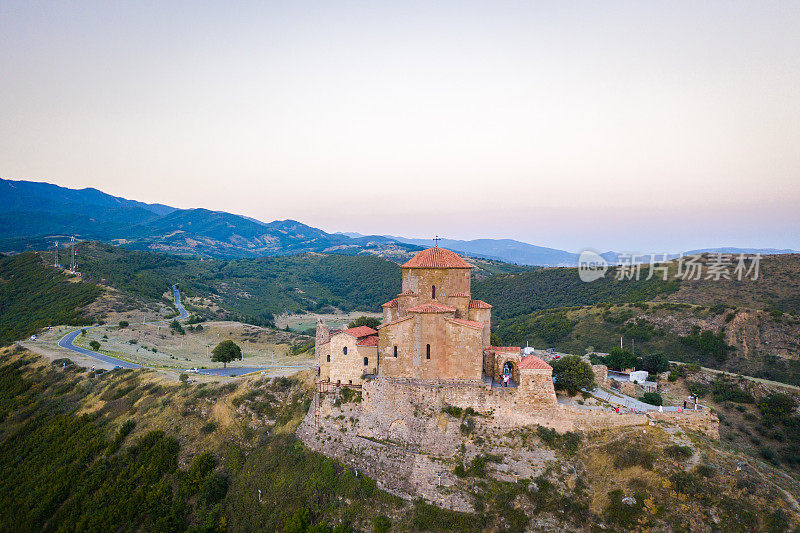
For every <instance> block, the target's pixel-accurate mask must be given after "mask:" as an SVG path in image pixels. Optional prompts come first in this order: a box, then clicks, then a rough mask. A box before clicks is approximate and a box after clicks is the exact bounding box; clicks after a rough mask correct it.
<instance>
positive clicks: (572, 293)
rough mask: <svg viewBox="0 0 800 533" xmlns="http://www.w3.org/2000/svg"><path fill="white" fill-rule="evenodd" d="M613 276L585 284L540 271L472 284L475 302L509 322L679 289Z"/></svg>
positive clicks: (566, 274)
mask: <svg viewBox="0 0 800 533" xmlns="http://www.w3.org/2000/svg"><path fill="white" fill-rule="evenodd" d="M613 274H614V272H613V271H612V272H610V273H609V274H607V275H606V276H605V277H604V278H601V279H599V280H597V281H593V282H592V283H584V282H582V281H581V280H580V278H579V277H578V270H577V269H576V268H543V269H538V270H532V271H530V272H524V273H522V274H500V275H497V276H492V277H490V278H487V279H485V280H481V281H476V282H475V283H473V284H472V294H473V297H474V298H477V299H481V300H485V301H487V302H490V303H491V304H492V305H493V306H494V309H492V313H493V317H495V318H497V319H508V318H514V317H520V316H524V315H529V314H531V313H533V312H534V311H538V310H542V309H550V308H556V307H570V306H582V305H594V304H597V303H600V302H611V303H621V302H644V301H647V300H653V299H655V298H656V297H657V296H661V295H666V294H669V293H671V292H674V291H675V290H677V289H678V282H677V281H663V280H661V279H660V278H656V277H654V278H652V279H650V280H645V279H641V280H624V281H617V280H615V279H614V275H613Z"/></svg>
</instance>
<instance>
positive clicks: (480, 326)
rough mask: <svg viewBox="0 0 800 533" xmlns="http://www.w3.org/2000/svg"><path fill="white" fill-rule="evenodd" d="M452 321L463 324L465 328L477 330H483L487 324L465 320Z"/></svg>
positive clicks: (455, 319) (456, 319)
mask: <svg viewBox="0 0 800 533" xmlns="http://www.w3.org/2000/svg"><path fill="white" fill-rule="evenodd" d="M452 321H453V322H457V323H458V324H461V325H463V326H468V327H470V328H476V329H483V328H484V327H485V326H486V324H484V323H483V322H476V321H474V320H464V319H463V318H453V319H452Z"/></svg>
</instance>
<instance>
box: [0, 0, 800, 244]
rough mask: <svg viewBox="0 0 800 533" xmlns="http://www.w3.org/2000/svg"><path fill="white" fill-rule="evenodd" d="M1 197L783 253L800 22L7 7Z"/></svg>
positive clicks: (362, 228)
mask: <svg viewBox="0 0 800 533" xmlns="http://www.w3.org/2000/svg"><path fill="white" fill-rule="evenodd" d="M0 73H2V75H0V176H2V177H5V178H11V179H30V180H34V181H47V182H51V183H56V184H58V185H62V186H66V187H73V188H82V187H96V188H98V189H101V190H103V191H105V192H108V193H111V194H114V195H118V196H123V197H126V198H131V199H136V200H141V201H147V202H160V203H165V204H169V205H174V206H176V207H206V208H210V209H218V210H225V211H230V212H235V213H240V214H244V215H248V216H251V217H255V218H258V219H260V220H264V221H271V220H275V219H285V218H292V219H296V220H300V221H302V222H304V223H307V224H309V225H312V226H316V227H320V228H322V229H324V230H326V231H331V232H333V231H357V232H361V233H375V234H394V235H404V236H408V237H431V236H433V235H434V234H439V235H443V236H446V237H449V238H466V239H470V238H486V237H491V238H504V237H507V238H516V239H519V240H523V241H526V242H530V243H533V244H539V245H544V246H553V247H557V248H563V249H569V250H578V249H582V248H584V247H594V248H598V249H603V250H604V249H615V250H648V251H656V250H657V251H681V250H687V249H692V248H698V247H710V246H758V247H767V246H769V247H790V248H796V249H800V2H797V1H791V2H767V1H760V2H734V1H730V0H726V1H723V2H678V1H675V2H646V1H641V0H637V1H632V2H585V3H584V2H535V1H524V2H499V1H491V2H488V1H487V2H466V1H459V2H452V3H449V2H392V3H389V2H378V1H365V2H310V3H306V2H280V3H278V2H275V3H271V2H202V1H192V2H188V1H187V2H166V1H152V2H144V1H141V2H107V1H102V2H35V1H31V0H26V1H21V2H18V1H14V0H4V1H3V2H2V3H0Z"/></svg>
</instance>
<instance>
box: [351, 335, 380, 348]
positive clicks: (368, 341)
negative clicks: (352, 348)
mask: <svg viewBox="0 0 800 533" xmlns="http://www.w3.org/2000/svg"><path fill="white" fill-rule="evenodd" d="M377 345H378V336H377V335H370V336H369V337H364V338H363V339H359V340H358V342H356V346H377Z"/></svg>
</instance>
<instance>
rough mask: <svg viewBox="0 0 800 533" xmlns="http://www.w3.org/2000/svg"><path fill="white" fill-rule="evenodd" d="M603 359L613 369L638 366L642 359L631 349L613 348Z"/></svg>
mask: <svg viewBox="0 0 800 533" xmlns="http://www.w3.org/2000/svg"><path fill="white" fill-rule="evenodd" d="M602 361H603V363H604V364H606V365H608V368H610V369H612V370H626V369H628V368H636V367H637V365H639V362H640V361H641V359H640V358H639V357H638V356H637V355H635V354H633V353H632V352H631V351H630V350H625V349H623V348H612V349H611V351H610V352H609V353H608V355H607V356H605V357H603V358H602Z"/></svg>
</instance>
